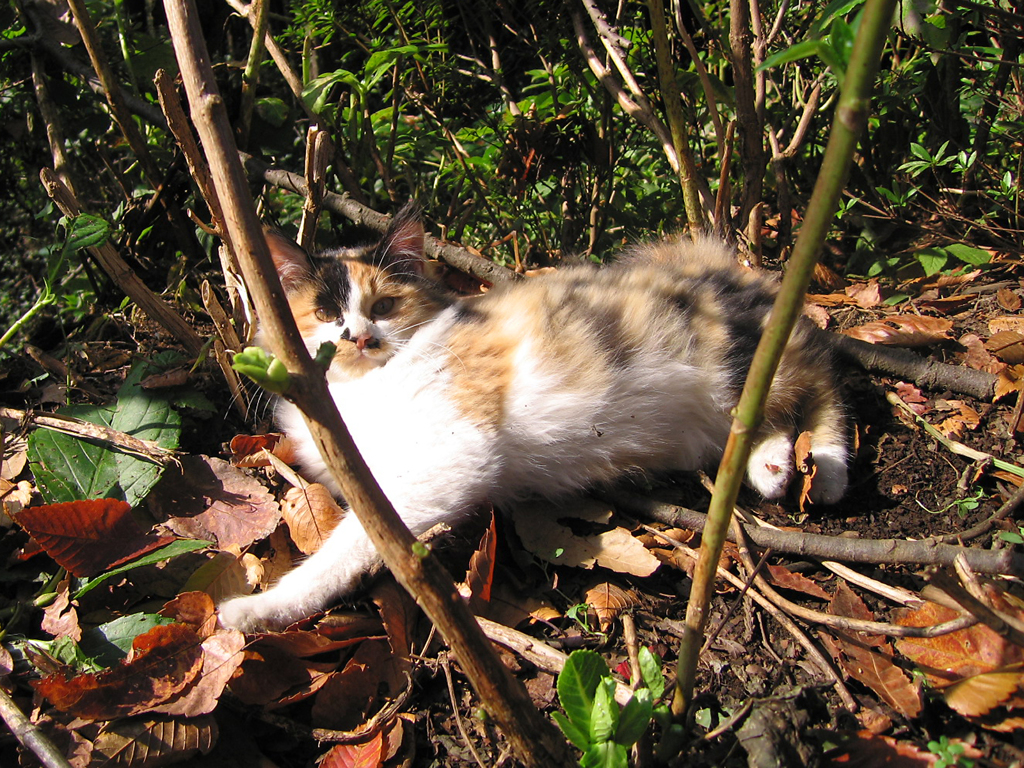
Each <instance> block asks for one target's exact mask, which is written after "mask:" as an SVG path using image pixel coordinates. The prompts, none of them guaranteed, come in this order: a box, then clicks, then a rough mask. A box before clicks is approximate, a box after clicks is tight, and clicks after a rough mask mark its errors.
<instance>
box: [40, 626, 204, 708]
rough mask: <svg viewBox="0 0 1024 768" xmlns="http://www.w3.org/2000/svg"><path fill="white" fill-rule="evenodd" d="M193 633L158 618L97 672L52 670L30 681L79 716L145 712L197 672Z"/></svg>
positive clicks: (198, 649) (198, 660)
mask: <svg viewBox="0 0 1024 768" xmlns="http://www.w3.org/2000/svg"><path fill="white" fill-rule="evenodd" d="M202 665H203V654H202V649H201V647H200V642H199V637H198V636H197V635H196V633H195V632H193V631H192V630H191V629H190V628H189V627H186V626H185V625H183V624H163V625H160V626H157V627H154V628H153V629H151V630H149V631H148V632H146V633H144V634H141V635H139V636H138V637H136V638H135V640H134V641H133V643H132V652H131V654H130V655H129V657H128V659H127V660H126V661H124V662H122V663H121V664H119V665H118V666H116V667H112V668H111V669H108V670H105V671H103V672H99V673H91V672H87V673H83V674H75V673H74V672H71V671H63V672H58V673H56V674H53V675H49V676H48V677H45V678H43V679H42V680H33V681H32V682H31V684H32V687H33V688H35V689H36V690H37V691H38V692H39V693H40V694H41V695H42V696H43V697H45V698H46V699H47V700H48V701H49V702H50V703H51V704H53V706H55V707H56V708H57V709H59V710H61V711H62V712H67V713H69V714H72V715H74V716H75V717H80V718H82V719H83V720H113V719H115V718H118V717H130V716H132V715H138V714H141V713H143V712H150V711H152V710H153V708H154V707H156V706H158V705H160V704H162V703H163V702H165V701H167V700H168V699H170V698H171V697H173V696H175V695H177V694H178V693H180V692H181V691H182V690H184V689H185V687H186V686H188V685H189V684H190V683H191V682H192V681H193V680H194V679H195V678H196V676H197V675H198V674H199V672H200V669H201V668H202Z"/></svg>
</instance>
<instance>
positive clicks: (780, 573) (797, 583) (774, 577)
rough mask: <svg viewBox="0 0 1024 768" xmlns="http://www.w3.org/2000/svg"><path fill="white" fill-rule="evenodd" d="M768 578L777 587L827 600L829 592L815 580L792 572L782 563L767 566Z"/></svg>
mask: <svg viewBox="0 0 1024 768" xmlns="http://www.w3.org/2000/svg"><path fill="white" fill-rule="evenodd" d="M768 577H769V580H770V581H771V582H772V583H773V584H774V585H775V586H777V587H782V588H783V589H790V590H793V591H794V592H801V593H803V594H805V595H810V596H811V597H816V598H818V599H819V600H828V599H829V594H828V592H826V591H825V590H824V589H822V588H821V586H820V585H819V584H818V582H816V581H811V580H810V579H808V578H807V577H806V576H804V575H803V574H800V573H793V572H792V571H791V570H789V569H788V568H786V567H785V566H782V565H769V566H768Z"/></svg>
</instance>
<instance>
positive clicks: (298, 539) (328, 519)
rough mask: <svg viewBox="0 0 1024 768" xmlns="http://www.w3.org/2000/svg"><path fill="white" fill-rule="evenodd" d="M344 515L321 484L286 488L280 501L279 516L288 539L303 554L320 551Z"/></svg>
mask: <svg viewBox="0 0 1024 768" xmlns="http://www.w3.org/2000/svg"><path fill="white" fill-rule="evenodd" d="M344 515H345V513H344V511H343V510H342V509H341V507H339V506H338V502H336V501H335V500H334V497H333V496H331V492H330V491H328V490H327V488H326V487H324V486H323V485H320V483H312V484H310V485H308V486H306V487H305V488H289V489H288V490H287V492H285V495H284V499H283V500H282V502H281V516H282V517H283V518H284V522H285V525H287V526H288V533H289V535H290V536H291V540H292V541H293V542H294V543H295V546H296V547H298V548H299V551H300V552H302V554H304V555H311V554H313V553H314V552H316V551H317V550H318V549H320V547H322V546H323V543H324V542H325V541H327V537H328V536H330V535H331V531H333V530H334V526H336V525H337V524H338V521H339V520H341V518H342V517H343V516H344Z"/></svg>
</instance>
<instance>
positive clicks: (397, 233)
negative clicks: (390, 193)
mask: <svg viewBox="0 0 1024 768" xmlns="http://www.w3.org/2000/svg"><path fill="white" fill-rule="evenodd" d="M424 238H425V234H424V232H423V221H422V220H421V219H420V209H419V206H417V205H416V204H415V203H412V202H410V203H406V204H405V205H404V206H403V207H402V209H401V210H400V211H399V212H398V213H396V214H395V215H394V217H392V219H391V223H390V224H389V225H388V228H387V231H385V232H384V237H383V238H381V241H380V244H379V245H378V246H377V254H376V255H377V258H378V260H379V263H380V265H381V266H382V267H384V268H385V269H388V268H390V269H393V270H394V271H396V272H404V273H408V274H414V275H422V274H423V269H424V262H425V261H426V256H425V255H424V250H423V241H424Z"/></svg>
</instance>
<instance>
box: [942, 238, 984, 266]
mask: <svg viewBox="0 0 1024 768" xmlns="http://www.w3.org/2000/svg"><path fill="white" fill-rule="evenodd" d="M945 250H946V252H947V253H951V254H953V255H954V256H956V257H957V258H958V259H960V261H962V262H964V263H965V264H970V265H971V266H975V267H977V266H980V265H982V264H988V263H989V262H990V261H991V260H992V254H991V253H989V252H988V251H983V250H982V249H981V248H972V247H971V246H969V245H964V244H963V243H953V244H952V245H947V246H946V247H945Z"/></svg>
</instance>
